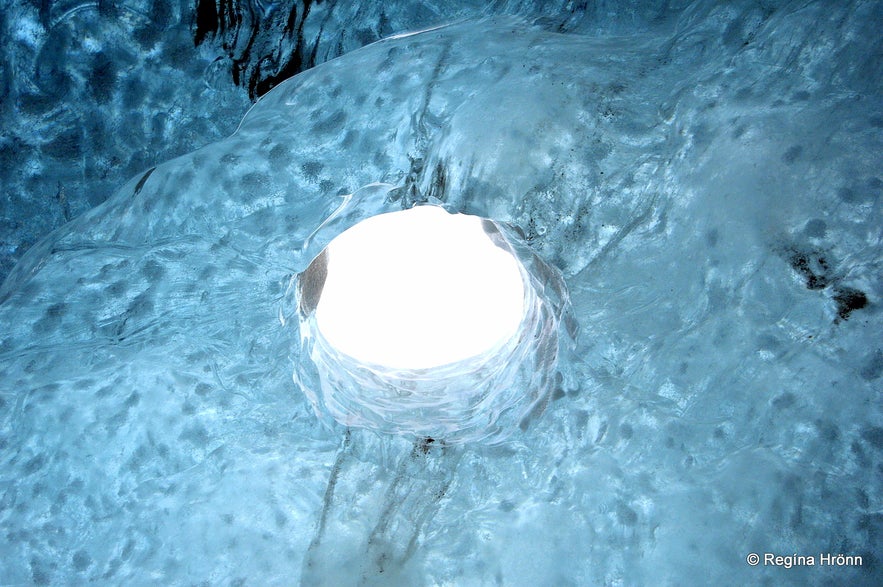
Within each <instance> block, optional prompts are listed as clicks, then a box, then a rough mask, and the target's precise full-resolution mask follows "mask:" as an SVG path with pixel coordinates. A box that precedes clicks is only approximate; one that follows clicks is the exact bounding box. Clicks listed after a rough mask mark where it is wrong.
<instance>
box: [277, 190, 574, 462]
mask: <svg viewBox="0 0 883 587" xmlns="http://www.w3.org/2000/svg"><path fill="white" fill-rule="evenodd" d="M397 198H398V195H397V194H396V188H395V187H394V186H391V185H388V184H374V185H371V186H367V187H366V188H364V189H361V190H358V191H357V192H356V193H355V194H352V195H349V196H347V197H346V198H345V200H344V204H343V205H341V207H340V208H339V209H338V210H336V211H335V213H334V217H335V218H334V220H332V221H331V222H327V221H326V222H324V223H323V224H322V225H321V226H320V227H319V228H318V229H317V231H316V236H317V237H319V238H321V235H322V234H323V233H328V234H333V235H335V236H336V235H339V234H341V233H342V232H343V231H342V230H340V228H338V227H337V226H335V224H337V222H344V223H345V224H344V226H346V225H349V224H350V223H349V222H347V220H346V219H347V218H348V216H350V215H351V214H359V211H360V210H362V209H363V208H365V207H366V206H367V207H370V204H369V203H367V201H369V200H374V201H387V200H395V199H397ZM434 204H435V205H440V204H441V202H440V201H436V202H432V203H427V205H434ZM335 220H336V221H337V222H335ZM399 222H402V221H401V220H399ZM480 226H481V227H482V229H483V230H484V234H482V233H481V232H480V231H479V235H480V236H484V235H487V236H488V237H490V238H491V239H492V242H493V243H494V244H495V245H496V246H498V247H500V248H502V249H503V250H505V251H506V252H507V253H508V254H511V255H512V256H513V258H514V260H517V268H516V269H515V273H516V279H518V278H519V277H520V279H521V284H522V286H523V292H522V293H521V295H520V296H518V298H516V299H517V300H520V304H521V307H522V308H523V315H522V316H521V318H520V320H518V321H517V322H516V327H515V328H513V332H512V334H511V335H510V336H508V337H504V339H503V340H502V341H500V342H498V343H496V344H495V345H493V346H492V347H491V348H490V349H486V350H484V351H482V352H480V353H478V354H477V355H471V356H469V355H467V356H466V357H464V358H462V359H460V360H456V361H453V362H448V363H445V364H442V365H436V366H432V367H422V368H404V367H401V366H397V365H388V364H379V363H376V362H373V361H371V360H365V359H359V358H356V357H354V356H352V355H350V354H347V353H346V352H345V351H344V350H341V349H339V348H337V347H335V345H334V344H333V343H332V341H331V339H329V338H327V337H325V336H324V335H323V332H322V330H321V329H320V328H319V322H318V320H317V316H318V312H317V311H316V307H317V305H318V304H317V300H318V298H320V297H321V295H322V293H323V292H322V287H323V284H324V281H325V277H326V275H327V262H328V259H329V258H333V253H331V252H330V251H329V250H328V249H326V250H323V251H322V252H321V253H319V255H318V256H317V257H316V259H314V260H313V261H311V262H310V264H309V266H308V267H307V269H306V270H305V271H304V272H302V273H301V274H299V275H298V276H297V278H295V279H292V282H291V284H290V285H289V291H288V296H287V300H286V302H284V304H283V305H284V307H285V308H286V310H287V311H286V312H285V314H283V316H282V322H283V324H286V323H288V324H290V325H291V327H294V326H295V324H294V321H295V320H296V321H297V322H298V324H297V325H296V326H297V328H298V336H297V338H296V340H297V342H296V343H295V349H294V364H295V369H294V371H295V375H294V379H295V381H296V382H297V384H298V386H299V387H300V388H301V389H303V391H304V393H305V394H306V395H307V397H308V398H309V399H310V402H311V403H312V404H313V406H314V408H315V410H316V415H317V416H318V417H319V418H323V419H328V418H330V419H333V420H335V421H336V422H338V423H340V424H342V425H344V426H349V427H356V428H367V429H370V430H376V431H380V432H382V433H386V434H395V435H402V436H407V437H410V438H411V439H412V440H414V441H415V442H420V441H425V439H427V438H431V439H433V440H432V442H435V439H440V440H441V441H443V442H444V443H445V444H446V445H450V444H462V443H475V442H482V443H484V444H487V445H490V444H497V443H501V442H503V441H504V440H505V439H507V438H508V437H509V436H510V435H511V434H512V432H513V431H516V430H518V429H519V428H520V427H521V425H522V424H523V423H525V422H526V420H527V419H529V418H530V417H531V416H533V415H535V414H536V413H538V412H542V411H543V410H544V409H545V407H546V406H547V404H548V403H549V399H550V396H551V394H552V393H553V392H554V391H555V390H554V386H555V384H556V383H557V381H556V374H557V371H556V367H557V364H558V357H559V354H563V353H566V352H567V351H568V350H570V349H571V348H572V345H573V342H574V338H575V335H576V322H575V319H574V317H573V315H572V312H571V308H570V300H569V298H568V293H567V289H566V287H565V285H564V280H563V278H562V277H561V274H560V273H559V272H558V271H557V270H556V269H555V268H554V267H551V266H549V265H548V264H546V263H545V262H544V261H543V260H542V259H540V258H539V257H538V256H537V255H536V254H535V253H534V252H533V251H532V250H531V249H530V247H529V246H528V245H527V244H526V243H525V242H524V241H523V240H522V239H521V238H520V235H519V234H518V232H517V230H516V229H513V228H511V227H507V226H506V225H500V224H497V223H495V222H493V221H491V220H482V221H481V224H480ZM421 228H422V227H421ZM424 230H425V229H424ZM440 234H445V233H440ZM447 234H450V232H449V233H447ZM459 234H460V233H458V235H459ZM433 238H441V236H440V235H435V236H434V237H433ZM323 241H324V239H323ZM414 244H415V243H414V242H409V243H407V245H410V246H413V245H414ZM488 244H490V243H488ZM420 245H422V243H420V244H419V245H418V246H420ZM445 246H446V247H448V248H450V247H451V245H450V239H448V242H447V243H446V244H445ZM490 246H493V245H490ZM330 248H331V247H329V249H330ZM434 254H435V253H433V252H432V251H429V252H427V251H425V249H424V250H420V251H418V258H421V259H423V260H424V262H427V263H429V262H430V261H427V258H429V257H430V256H432V255H434ZM433 258H434V257H433ZM331 263H333V261H331ZM435 267H438V266H437V265H435ZM413 273H417V272H413ZM410 277H411V274H408V275H407V276H405V278H410ZM368 280H369V281H370V278H368ZM360 285H361V288H363V289H368V288H372V287H374V288H376V287H377V286H376V285H375V284H373V283H364V284H360ZM390 289H392V288H390ZM426 289H428V288H426V287H423V286H421V288H420V289H419V291H421V292H422V291H425V290H426ZM437 293H438V292H428V293H427V294H425V295H424V296H423V297H422V299H420V300H417V302H418V303H421V304H425V305H423V306H422V307H421V309H422V308H425V307H427V306H429V307H431V306H432V305H433V304H435V305H436V306H437V305H438V304H444V303H446V302H448V303H449V302H450V300H445V301H441V302H439V301H437V300H435V299H433V300H428V299H427V297H429V296H432V295H437ZM460 293H462V292H458V294H460ZM375 295H376V294H375ZM402 295H407V294H402ZM411 295H413V294H411ZM400 297H401V295H400V294H399V292H395V298H394V300H393V302H394V303H401V302H400V301H399V300H398V298H400ZM409 301H410V300H409ZM453 305H454V307H455V308H456V307H459V306H458V304H457V303H456V301H455V302H454V304H453ZM394 319H398V320H401V318H394ZM387 322H388V320H387ZM429 330H430V331H431V332H433V333H438V332H439V331H440V330H441V329H440V328H430V329H429ZM371 334H372V340H373V341H376V340H377V339H379V338H381V337H384V336H386V337H389V336H396V335H395V334H391V333H389V332H388V331H386V330H385V329H384V327H383V326H378V327H377V329H376V331H375V332H372V333H371ZM442 335H444V331H443V330H442ZM472 335H473V333H471V332H470V331H469V329H468V328H464V329H463V332H462V335H461V336H463V337H466V336H472ZM409 342H411V344H422V343H421V341H419V340H418V341H413V340H411V341H409ZM375 344H377V343H375ZM461 345H462V346H466V343H465V342H463V343H461ZM559 351H560V353H559Z"/></svg>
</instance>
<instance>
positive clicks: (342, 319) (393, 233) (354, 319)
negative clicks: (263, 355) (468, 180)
mask: <svg viewBox="0 0 883 587" xmlns="http://www.w3.org/2000/svg"><path fill="white" fill-rule="evenodd" d="M325 252H326V255H327V256H326V263H327V274H326V276H325V282H324V286H323V287H322V291H321V295H320V297H319V300H318V303H317V305H316V315H315V318H316V324H317V328H318V330H319V332H321V334H322V336H323V337H324V338H325V340H326V341H327V342H328V343H329V344H330V345H331V346H332V347H334V348H336V349H337V350H338V351H340V352H342V353H345V354H347V355H349V356H351V357H353V358H354V359H356V360H357V361H361V362H365V363H372V364H376V365H382V366H385V367H390V368H396V369H427V368H432V367H438V366H441V365H446V364H450V363H455V362H458V361H462V360H465V359H468V358H470V357H474V356H477V355H480V354H482V353H486V352H488V351H490V350H491V349H493V348H495V347H496V346H498V345H500V344H501V343H503V342H505V341H506V340H508V339H509V338H511V337H512V336H513V335H515V334H516V333H517V332H518V330H519V326H520V325H521V323H522V320H523V319H524V315H525V284H524V279H523V276H522V272H521V270H520V265H519V263H518V261H517V260H516V259H515V257H514V256H513V255H512V254H511V253H510V252H509V251H507V250H504V249H503V248H501V247H499V246H497V245H496V244H494V242H492V241H491V239H490V237H489V236H488V234H487V233H486V232H485V230H484V228H483V226H482V219H481V218H478V217H475V216H468V215H464V214H449V213H448V212H446V211H445V210H443V209H442V208H439V207H437V206H418V207H416V208H412V209H410V210H404V211H400V212H392V213H388V214H381V215H379V216H374V217H372V218H369V219H367V220H364V221H362V222H360V223H359V224H357V225H355V226H353V227H352V228H350V229H349V230H347V231H345V232H344V233H342V234H341V235H339V236H338V237H337V238H335V239H334V240H333V241H331V243H330V244H329V245H328V247H327V248H326V251H325Z"/></svg>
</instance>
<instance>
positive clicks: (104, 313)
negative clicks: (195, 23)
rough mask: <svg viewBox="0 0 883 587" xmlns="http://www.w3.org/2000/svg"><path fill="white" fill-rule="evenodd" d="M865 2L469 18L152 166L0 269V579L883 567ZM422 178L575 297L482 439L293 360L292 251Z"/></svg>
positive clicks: (736, 576) (288, 95) (870, 38)
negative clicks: (446, 431) (388, 423)
mask: <svg viewBox="0 0 883 587" xmlns="http://www.w3.org/2000/svg"><path fill="white" fill-rule="evenodd" d="M881 19H883V5H881V3H879V2H843V3H837V4H836V5H833V4H832V3H827V2H801V3H783V4H782V5H781V6H773V5H757V4H754V3H752V2H739V3H732V4H728V5H727V6H716V5H715V4H713V3H703V2H698V3H693V4H690V5H688V6H686V7H685V8H684V9H683V11H681V12H680V13H679V14H678V15H677V18H671V19H665V20H663V21H661V22H659V23H656V24H647V25H646V26H644V27H638V30H628V31H625V30H618V31H616V33H617V34H613V33H610V34H606V33H605V34H601V33H599V32H597V31H596V32H594V33H592V34H588V32H585V34H581V33H578V32H570V33H568V34H561V33H559V32H557V28H556V27H552V26H549V22H548V21H546V20H543V19H540V20H539V21H536V22H533V23H532V22H526V21H524V20H522V19H514V18H506V17H500V18H493V19H482V20H467V21H464V22H460V23H457V24H454V25H451V26H445V27H441V28H437V29H434V30H430V31H426V32H422V33H419V34H415V35H406V36H399V37H392V38H389V39H386V40H383V41H381V42H378V43H375V44H372V45H369V46H368V47H365V48H363V49H359V50H355V51H352V52H350V53H347V54H346V55H345V56H343V57H341V58H339V59H336V60H332V61H329V62H327V63H324V64H322V65H318V66H316V67H315V68H313V69H311V70H309V71H307V72H305V73H302V74H300V75H298V76H296V77H295V78H293V79H291V80H290V81H287V82H284V83H282V84H280V85H279V86H278V87H276V88H275V89H274V90H273V91H271V92H270V93H268V94H267V95H266V96H265V97H264V98H263V99H261V100H260V101H259V102H258V103H257V104H256V105H255V106H254V107H253V108H252V110H251V111H249V113H248V114H247V115H246V116H245V119H244V120H243V122H242V124H241V126H240V127H239V129H238V130H237V132H236V133H235V134H234V135H232V136H231V137H230V138H228V139H226V140H223V141H220V142H216V143H214V144H212V145H209V146H207V147H204V148H202V149H200V150H198V151H196V152H194V153H192V154H190V155H185V156H183V157H179V158H177V159H174V160H172V161H169V162H167V163H164V164H161V165H158V166H156V167H155V168H151V169H149V170H145V171H144V172H143V173H139V174H138V175H136V176H135V177H133V178H132V179H131V180H130V181H129V182H128V183H127V184H126V185H124V186H123V187H122V188H121V189H120V190H119V191H118V192H117V193H116V195H115V196H113V197H112V198H111V199H110V200H108V201H107V202H106V203H104V204H103V205H101V206H99V207H97V208H95V209H93V210H91V211H90V212H88V213H86V214H85V215H83V216H80V217H79V218H77V219H75V220H74V221H72V222H71V223H69V224H67V225H65V226H64V227H62V228H61V229H59V230H58V231H56V232H55V233H53V234H52V235H50V236H49V237H48V238H47V239H45V240H43V241H42V242H40V243H39V244H37V245H36V246H35V247H34V248H33V249H31V250H30V252H28V253H27V255H26V256H25V257H24V258H23V259H22V261H21V262H20V263H19V264H18V265H17V266H16V268H15V269H14V270H13V271H12V273H11V274H10V276H9V278H8V279H7V281H6V282H5V283H4V285H3V287H2V289H0V394H2V395H0V450H2V452H0V459H2V461H0V462H2V468H0V532H2V536H3V540H0V581H2V583H4V584H19V583H25V584H29V583H35V584H66V583H73V584H76V583H85V582H87V581H93V582H97V583H110V584H120V583H125V584H192V583H204V582H205V583H209V584H224V585H226V584H280V585H287V584H296V583H297V582H298V581H300V580H301V579H303V580H304V582H305V583H310V582H311V581H313V580H316V581H320V580H325V581H328V582H329V583H334V582H336V581H343V582H344V583H346V582H350V583H359V582H364V583H367V584H371V583H374V582H380V583H382V582H387V583H389V582H392V583H396V582H398V583H401V584H427V585H440V584H505V585H542V584H550V585H551V584H555V585H568V584H569V585H587V584H622V585H635V584H671V585H673V584H691V583H696V582H700V583H709V584H722V585H730V584H749V583H763V582H768V583H774V584H794V585H803V584H819V583H826V582H830V583H838V584H857V585H876V584H880V582H881V578H883V570H881V569H883V566H881V565H883V553H881V549H880V546H879V545H880V543H881V542H880V536H881V532H883V517H881V514H880V511H881V498H883V493H881V480H883V476H881V475H880V472H881V468H883V417H881V411H880V388H881V386H880V381H881V375H883V348H881V340H880V335H879V332H880V331H881V319H880V313H879V303H880V298H881V290H883V283H881V280H880V275H881V271H880V256H881V255H880V253H881V243H880V238H881V208H880V206H881V193H880V192H881V189H883V183H881V179H880V177H879V168H880V157H879V153H880V152H881V146H883V145H881V127H883V112H881V106H883V104H881V97H880V87H881V79H883V76H881V73H883V72H881V71H880V68H881V63H883V62H881V61H880V59H879V54H880V51H881V41H880V37H879V34H878V28H879V26H878V25H879V23H880V22H881ZM625 33H628V34H625ZM376 182H382V183H385V184H389V185H392V186H394V189H393V190H392V191H389V190H385V189H384V190H378V189H375V188H372V187H370V184H374V183H376ZM366 186H368V187H366ZM372 190H373V191H372ZM354 192H355V193H359V194H360V197H359V198H358V199H357V201H358V203H359V205H358V206H352V205H348V206H343V203H344V202H346V201H347V198H345V197H344V196H345V195H347V194H352V193H354ZM430 199H434V201H438V202H441V203H443V204H444V205H445V206H446V207H447V208H448V209H450V210H452V211H460V212H467V213H472V214H479V215H482V216H485V217H489V218H492V219H494V220H496V221H499V222H506V223H511V224H513V225H515V226H518V227H520V228H521V230H522V231H523V232H524V234H525V239H526V241H527V242H528V243H529V244H530V246H531V247H532V249H533V250H534V252H536V253H537V254H538V255H540V256H541V257H542V258H544V259H545V260H546V261H547V262H549V263H551V264H553V265H555V266H556V267H557V268H558V269H559V270H561V272H562V273H563V275H564V279H565V281H566V283H567V286H568V288H569V291H570V296H571V299H572V304H573V310H574V315H575V317H576V320H577V321H578V323H579V327H580V330H579V336H578V339H577V348H576V352H575V353H574V354H573V356H570V355H562V357H561V360H560V362H559V367H558V368H559V371H560V377H559V381H560V385H559V386H558V387H557V389H556V390H555V392H554V394H553V400H554V401H552V402H551V404H550V405H549V407H548V408H547V409H546V411H545V413H542V414H539V415H537V416H536V417H534V418H533V419H532V420H531V421H530V422H529V423H528V424H527V425H526V426H524V427H523V429H519V430H518V431H516V432H515V433H514V434H513V435H512V437H511V439H510V440H509V441H508V442H507V443H505V444H503V445H501V446H495V447H488V446H485V445H482V444H480V443H478V444H471V445H464V446H461V447H443V446H439V445H440V444H442V441H443V440H444V439H438V440H437V441H435V442H434V443H433V445H432V446H430V445H429V444H428V443H424V444H422V445H420V444H418V445H415V446H413V447H412V445H411V443H410V441H408V440H406V439H401V438H397V437H394V436H382V435H375V434H373V433H371V432H366V431H361V430H357V429H356V430H351V431H346V430H344V429H343V428H340V427H338V428H327V427H324V426H323V425H321V424H319V420H318V419H317V418H316V415H315V414H314V413H313V412H312V409H311V407H310V405H309V404H308V402H307V400H306V398H305V396H304V394H303V393H302V391H301V390H300V389H298V388H297V386H296V385H295V383H293V381H292V372H293V370H294V367H293V365H292V361H299V360H304V358H303V357H300V356H299V355H298V353H297V345H296V344H294V342H293V341H295V340H296V338H297V332H296V330H295V328H294V327H293V324H294V322H293V321H291V320H290V319H287V318H289V317H290V315H291V312H292V311H293V308H291V307H290V305H289V303H288V300H289V298H288V297H287V296H286V288H287V287H288V284H289V281H290V279H291V277H292V275H294V274H296V273H298V272H300V271H302V270H303V269H304V268H305V267H306V266H307V264H308V263H309V262H310V260H311V259H312V257H313V256H315V255H316V254H317V253H318V252H319V251H320V250H321V248H322V247H323V246H324V245H325V244H326V243H327V242H328V241H329V240H330V239H331V238H333V237H334V236H335V235H336V234H338V233H339V232H341V231H342V230H344V229H345V228H346V227H348V226H351V225H352V224H354V223H355V222H357V221H358V220H360V219H362V218H365V217H367V216H371V215H374V214H377V213H380V212H386V211H392V210H396V209H401V208H403V207H408V206H411V205H413V204H414V203H417V202H422V201H427V200H430ZM329 218H331V220H330V221H328V220H329ZM280 316H281V317H282V318H286V320H285V326H283V325H282V324H281V323H280ZM875 325H876V326H875ZM322 545H324V548H325V549H326V550H323V549H322V547H320V546H322ZM328 549H330V551H331V552H332V553H335V552H336V553H341V554H340V556H339V557H336V556H329V555H328V552H329V550H328ZM752 552H753V553H759V554H760V555H761V556H762V555H763V554H764V553H774V554H777V555H792V554H799V555H805V556H810V555H812V556H814V557H815V558H816V562H818V561H819V555H820V554H821V553H826V554H834V555H837V554H843V555H850V556H860V557H861V558H862V564H861V565H860V566H842V567H838V566H825V567H820V566H818V564H817V565H815V566H797V567H793V568H790V569H785V568H783V567H776V566H769V565H764V564H763V563H761V564H760V565H759V566H756V567H753V566H750V565H749V564H747V563H746V556H747V555H748V554H749V553H752Z"/></svg>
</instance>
